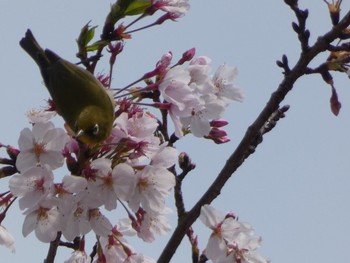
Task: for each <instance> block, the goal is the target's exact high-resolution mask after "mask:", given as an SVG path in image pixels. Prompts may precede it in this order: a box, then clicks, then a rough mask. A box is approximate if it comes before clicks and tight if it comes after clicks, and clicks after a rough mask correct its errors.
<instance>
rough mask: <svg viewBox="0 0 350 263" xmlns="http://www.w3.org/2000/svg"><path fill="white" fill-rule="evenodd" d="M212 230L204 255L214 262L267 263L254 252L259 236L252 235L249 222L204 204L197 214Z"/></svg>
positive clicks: (258, 244)
mask: <svg viewBox="0 0 350 263" xmlns="http://www.w3.org/2000/svg"><path fill="white" fill-rule="evenodd" d="M199 218H200V220H201V221H202V223H203V224H204V225H206V226H207V227H209V228H210V229H211V230H212V231H213V232H212V234H211V236H210V238H209V240H208V244H207V246H206V249H205V255H206V256H207V257H208V258H209V259H211V260H212V261H213V262H214V263H216V262H220V263H226V262H227V263H229V262H230V263H267V262H269V261H268V260H266V259H264V258H263V257H261V256H260V255H258V254H257V253H256V249H257V248H258V247H259V246H260V243H261V238H260V237H254V236H253V229H252V227H251V226H250V225H249V224H246V223H240V222H238V221H237V220H235V216H234V215H232V214H227V215H224V214H223V213H221V212H220V211H218V210H216V209H215V208H214V207H212V206H210V205H204V206H203V207H202V209H201V214H200V216H199Z"/></svg>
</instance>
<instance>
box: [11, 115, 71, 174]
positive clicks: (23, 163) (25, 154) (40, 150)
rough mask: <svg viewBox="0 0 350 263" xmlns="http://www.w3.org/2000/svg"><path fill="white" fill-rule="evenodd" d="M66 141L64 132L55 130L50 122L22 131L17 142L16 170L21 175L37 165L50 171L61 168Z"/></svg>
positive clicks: (36, 124) (59, 129) (58, 129)
mask: <svg viewBox="0 0 350 263" xmlns="http://www.w3.org/2000/svg"><path fill="white" fill-rule="evenodd" d="M67 140H68V137H67V134H66V133H65V131H64V130H63V129H61V128H55V127H54V125H53V124H52V123H51V122H39V123H35V124H34V125H33V129H32V130H30V129H29V128H25V129H23V130H22V131H21V134H20V137H19V140H18V145H19V150H20V153H19V154H18V156H17V161H16V167H17V169H18V170H19V171H20V172H22V173H23V172H25V171H26V170H28V169H30V168H32V167H35V166H37V165H46V166H47V167H48V168H49V169H52V170H55V169H57V168H59V167H61V166H62V165H63V161H64V157H63V155H62V150H63V148H64V146H65V144H66V142H67Z"/></svg>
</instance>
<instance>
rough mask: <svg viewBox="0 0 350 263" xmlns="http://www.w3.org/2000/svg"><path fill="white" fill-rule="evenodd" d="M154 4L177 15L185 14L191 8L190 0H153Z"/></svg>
mask: <svg viewBox="0 0 350 263" xmlns="http://www.w3.org/2000/svg"><path fill="white" fill-rule="evenodd" d="M152 5H153V7H155V8H158V9H161V10H163V11H165V12H169V13H172V14H174V15H175V16H176V17H181V16H183V15H185V14H186V13H187V11H188V10H189V8H190V5H189V3H188V0H152Z"/></svg>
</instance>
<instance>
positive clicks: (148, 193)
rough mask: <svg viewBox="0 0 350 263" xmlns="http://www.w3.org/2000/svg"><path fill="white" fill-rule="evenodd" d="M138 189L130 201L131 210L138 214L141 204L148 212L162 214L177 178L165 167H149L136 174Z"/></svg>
mask: <svg viewBox="0 0 350 263" xmlns="http://www.w3.org/2000/svg"><path fill="white" fill-rule="evenodd" d="M136 177H137V179H136V180H137V181H136V189H135V191H134V195H133V196H132V197H131V198H130V200H129V206H130V208H131V209H132V210H133V211H134V212H136V211H137V210H138V209H139V206H140V204H141V205H142V207H143V209H144V210H145V211H146V212H149V213H152V212H156V213H158V212H161V211H162V210H163V209H164V207H165V200H164V199H165V197H166V196H168V195H169V194H170V191H171V189H172V188H173V187H174V186H175V177H174V175H173V174H172V173H171V172H169V171H168V169H166V168H164V167H158V166H157V167H155V166H152V165H148V166H146V167H144V169H142V170H141V171H138V172H137V173H136Z"/></svg>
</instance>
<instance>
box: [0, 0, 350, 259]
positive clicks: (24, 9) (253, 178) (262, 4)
mask: <svg viewBox="0 0 350 263" xmlns="http://www.w3.org/2000/svg"><path fill="white" fill-rule="evenodd" d="M191 2H192V3H191V5H192V7H191V10H190V12H189V13H188V15H187V16H185V17H184V18H183V19H179V21H178V22H176V23H166V24H165V25H163V26H161V27H156V28H153V29H150V30H146V31H143V32H140V33H137V34H135V35H133V39H132V40H130V41H128V42H127V44H126V47H125V52H124V53H123V55H122V56H120V57H119V58H118V62H117V63H118V64H117V66H116V68H115V73H114V74H115V75H114V78H115V79H114V85H116V86H124V85H125V84H128V83H130V82H132V81H133V80H135V79H136V78H138V77H139V76H141V75H142V74H143V73H144V72H146V71H148V70H150V69H152V67H153V65H154V64H155V62H156V61H157V60H158V58H159V57H160V56H161V55H162V54H163V53H165V52H167V51H172V52H173V55H174V57H180V56H181V54H182V53H183V52H184V51H185V50H187V49H189V48H192V47H196V50H197V55H206V56H208V57H210V58H212V60H213V65H214V67H217V66H219V65H220V64H223V63H226V64H228V65H232V66H237V68H238V71H239V75H238V77H237V81H236V83H237V85H238V86H240V87H241V88H242V90H243V91H244V94H245V101H244V102H243V103H235V104H233V105H232V106H231V107H230V108H229V110H228V111H227V113H226V116H225V117H226V119H227V120H228V121H230V126H229V127H228V128H227V131H228V133H229V135H230V138H231V142H230V143H228V144H226V145H220V146H218V145H214V144H213V143H211V142H209V141H206V140H200V139H197V138H194V137H192V136H188V137H186V138H185V139H184V140H183V141H182V142H180V143H179V144H178V145H177V148H178V150H179V151H187V152H188V153H189V154H190V156H191V158H192V160H193V161H194V162H195V163H196V164H197V168H196V170H195V171H193V172H192V173H191V175H190V176H189V177H188V178H187V179H186V181H185V183H184V184H185V185H184V189H183V192H184V196H185V200H186V207H188V208H190V207H191V206H192V205H193V204H194V203H195V202H196V201H197V200H198V198H199V197H200V196H201V194H202V193H203V192H205V190H206V187H207V186H208V185H209V184H210V183H211V182H212V180H213V179H214V178H215V176H216V175H217V174H218V172H219V171H220V169H221V167H222V165H223V164H224V163H225V161H226V159H227V158H228V156H229V155H230V153H231V152H232V151H233V150H234V149H235V147H236V146H237V144H238V143H239V141H240V139H241V138H242V136H243V135H244V132H245V130H246V128H247V127H248V125H249V124H251V123H252V122H253V121H254V119H255V118H256V117H257V115H258V113H259V112H260V111H261V109H262V108H263V106H264V105H265V103H266V101H267V100H268V98H269V96H270V94H271V92H273V91H274V90H275V89H276V88H277V86H278V84H279V83H280V82H281V80H282V78H283V75H282V73H281V70H280V69H279V68H278V67H277V66H276V63H275V61H276V60H277V59H280V58H281V56H282V54H286V55H287V56H288V58H289V61H290V64H291V65H293V63H295V61H296V60H297V59H298V56H299V53H300V49H299V43H298V41H297V37H296V35H295V33H294V32H293V31H292V29H291V26H290V25H291V22H292V21H295V17H294V16H293V14H292V12H291V10H290V9H289V8H288V7H287V6H286V5H285V4H284V1H274V0H265V1H249V0H247V1H236V0H220V1H209V0H200V1H199V0H193V1H191ZM109 5H110V2H108V1H100V2H99V3H97V2H96V1H92V0H85V1H83V0H77V1H68V0H63V1H44V0H37V1H30V2H29V1H21V2H20V1H6V2H3V3H1V10H2V14H1V16H0V22H1V25H2V26H1V27H0V33H1V36H2V41H1V49H0V57H1V60H0V63H1V72H2V78H1V79H2V83H1V85H2V90H3V96H0V105H1V110H0V118H1V119H2V121H3V124H2V129H1V131H0V136H1V138H0V141H1V142H2V143H4V144H11V145H15V146H16V145H17V139H18V136H19V132H20V131H21V129H23V128H24V127H27V126H28V123H27V120H26V118H25V112H26V111H27V110H28V109H30V108H33V107H39V106H43V105H44V100H46V99H47V98H48V93H47V91H46V89H45V87H44V86H43V84H42V80H41V76H40V74H39V71H38V70H37V68H36V65H35V64H34V63H33V61H32V60H31V59H30V58H29V57H28V56H27V55H26V54H25V53H24V51H23V50H21V48H20V47H19V45H18V41H19V40H20V39H21V37H22V36H23V35H24V32H25V31H26V29H27V28H30V29H31V30H32V31H33V33H34V34H35V36H36V37H37V39H38V40H39V42H40V43H41V44H42V46H44V47H49V48H50V49H52V50H55V51H56V52H57V53H58V54H60V55H61V56H62V57H64V58H66V59H68V60H71V61H75V53H76V44H75V39H76V38H77V36H78V34H79V31H80V28H81V27H82V26H83V25H85V24H86V23H87V22H88V21H90V20H91V21H92V22H91V24H92V25H102V23H103V21H104V18H105V14H106V13H107V11H108V9H109ZM300 5H301V7H304V8H308V9H309V11H310V18H309V20H308V22H307V27H308V28H309V29H310V31H311V38H310V41H311V43H312V42H313V41H315V39H317V37H318V35H320V34H323V33H324V32H326V31H328V30H329V29H330V28H331V23H330V20H329V15H328V10H327V7H326V5H325V3H324V2H323V1H321V0H319V1H306V0H304V1H300ZM342 9H343V11H346V10H347V9H350V4H349V3H348V2H346V1H344V3H343V8H342ZM326 56H327V55H323V56H321V57H320V58H319V59H318V60H317V61H315V62H314V63H313V64H312V65H314V66H315V65H317V62H318V63H319V62H321V61H322V59H325V58H326ZM99 70H100V71H103V70H104V71H105V72H106V71H107V70H108V69H107V68H103V67H101V68H99ZM334 78H335V86H336V88H337V90H338V95H339V98H340V100H341V102H342V109H341V112H340V114H339V116H338V117H334V116H333V115H332V113H331V112H330V109H329V97H330V88H329V87H328V86H327V85H326V84H325V83H324V82H323V81H322V80H321V79H320V78H319V77H318V76H308V77H305V78H303V79H300V80H299V81H298V82H297V83H296V85H295V87H294V89H293V91H292V92H291V93H290V94H289V95H288V96H287V98H286V100H285V104H289V105H290V106H291V109H290V110H289V112H288V113H287V116H286V118H285V119H283V120H281V121H280V122H279V123H278V125H277V127H276V128H275V129H274V130H273V131H272V132H270V133H268V134H267V135H266V137H265V138H264V142H263V143H262V144H261V145H260V146H259V148H258V149H257V151H256V153H255V154H254V155H252V156H251V157H250V158H249V159H248V160H246V162H245V163H244V164H243V165H242V167H240V168H239V169H238V171H237V172H236V173H235V174H234V176H233V177H232V178H231V180H230V181H229V182H228V184H227V185H226V188H224V190H223V191H222V194H221V196H220V197H219V198H218V199H217V200H216V201H215V202H214V205H215V206H216V207H217V208H219V209H221V210H222V211H223V212H227V211H233V212H235V213H236V214H237V215H238V216H239V218H240V220H241V221H244V222H249V223H251V224H252V225H253V227H254V228H255V231H256V234H258V235H260V236H262V238H263V246H262V248H261V249H260V253H261V254H262V255H264V256H266V257H268V258H270V259H271V260H272V262H284V263H294V262H300V263H309V262H318V263H328V262H345V261H346V259H347V258H348V252H347V251H348V249H349V246H350V226H349V223H348V222H350V212H349V211H350V210H349V203H350V191H349V186H350V174H349V171H350V162H349V156H350V137H349V133H350V122H349V116H350V100H349V97H350V89H349V87H350V81H349V79H348V78H347V77H346V76H345V75H344V74H334ZM57 123H58V124H60V123H61V122H60V120H57ZM189 146H190V147H189ZM6 184H7V181H6V180H3V183H2V184H1V186H0V189H1V190H4V189H6ZM12 210H13V211H11V213H10V214H9V215H8V216H9V217H8V218H7V219H5V221H4V225H5V226H6V227H7V228H8V229H9V231H10V232H11V233H13V235H14V236H15V237H16V246H17V252H16V254H14V255H13V254H11V253H10V252H9V251H8V250H6V249H5V248H3V247H0V255H1V258H2V260H3V261H11V262H25V261H28V260H29V259H30V260H29V261H31V262H42V260H43V259H44V257H45V255H46V252H47V245H46V244H41V243H39V241H37V240H36V239H35V237H34V236H33V235H30V236H29V237H27V238H23V237H22V235H21V228H22V222H23V219H24V218H23V216H22V215H21V214H20V212H18V208H17V207H16V208H15V209H12ZM172 221H173V222H175V219H172ZM194 229H195V231H196V233H197V234H198V235H199V242H200V246H201V248H202V249H203V248H204V246H205V244H206V240H207V237H208V234H209V233H208V232H206V231H205V229H204V228H203V227H202V226H201V224H195V225H194ZM167 238H168V237H163V238H161V239H159V242H157V241H156V243H155V244H151V245H144V244H136V245H135V247H138V248H139V249H140V250H141V249H143V250H144V252H145V254H148V255H150V256H152V257H154V258H157V255H159V253H160V251H161V249H162V246H163V244H164V242H165V241H166V240H167ZM145 248H146V249H145ZM189 251H190V248H189V245H188V242H187V240H184V242H183V244H182V246H181V248H180V249H179V252H178V253H177V254H176V256H175V258H174V259H173V261H172V262H190V257H189ZM68 256H69V252H68V251H65V250H63V251H62V253H61V252H60V254H59V256H58V258H57V262H63V260H64V259H67V258H68Z"/></svg>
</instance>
